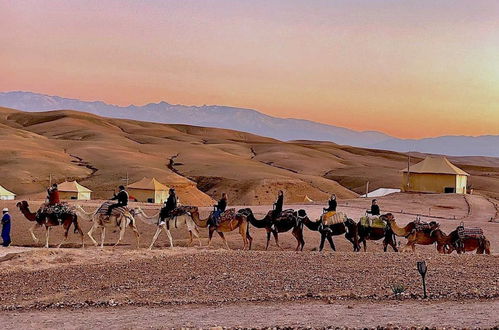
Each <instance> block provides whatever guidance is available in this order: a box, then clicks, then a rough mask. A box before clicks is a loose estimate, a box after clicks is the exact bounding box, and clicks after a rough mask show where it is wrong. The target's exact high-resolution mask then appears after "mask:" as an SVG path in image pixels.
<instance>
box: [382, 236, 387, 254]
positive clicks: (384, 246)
mask: <svg viewBox="0 0 499 330" xmlns="http://www.w3.org/2000/svg"><path fill="white" fill-rule="evenodd" d="M387 249H388V242H387V241H386V238H385V239H383V252H386V250H387Z"/></svg>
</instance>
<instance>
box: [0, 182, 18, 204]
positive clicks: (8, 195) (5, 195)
mask: <svg viewBox="0 0 499 330" xmlns="http://www.w3.org/2000/svg"><path fill="white" fill-rule="evenodd" d="M15 198H16V194H14V193H13V192H11V191H8V190H7V189H5V188H4V187H2V186H0V200H2V201H7V200H13V199H15Z"/></svg>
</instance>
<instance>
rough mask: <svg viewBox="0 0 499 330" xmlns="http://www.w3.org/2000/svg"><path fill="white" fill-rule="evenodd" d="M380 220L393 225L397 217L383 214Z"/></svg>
mask: <svg viewBox="0 0 499 330" xmlns="http://www.w3.org/2000/svg"><path fill="white" fill-rule="evenodd" d="M380 218H381V219H382V220H385V221H386V222H388V223H392V222H394V221H395V217H394V216H393V214H392V213H387V214H382V215H380Z"/></svg>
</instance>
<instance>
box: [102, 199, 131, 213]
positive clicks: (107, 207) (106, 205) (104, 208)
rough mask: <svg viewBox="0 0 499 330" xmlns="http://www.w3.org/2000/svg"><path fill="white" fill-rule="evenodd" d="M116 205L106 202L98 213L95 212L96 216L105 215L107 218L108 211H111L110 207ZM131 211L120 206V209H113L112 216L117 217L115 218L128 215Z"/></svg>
mask: <svg viewBox="0 0 499 330" xmlns="http://www.w3.org/2000/svg"><path fill="white" fill-rule="evenodd" d="M113 204H114V203H113V202H111V201H107V202H104V203H102V205H101V206H100V207H99V209H98V210H97V212H95V214H97V215H99V216H100V215H105V216H107V210H108V209H109V206H111V205H113ZM128 212H129V210H128V207H126V206H120V207H116V208H114V209H113V212H112V213H111V215H112V216H115V217H118V216H120V215H124V214H125V213H128Z"/></svg>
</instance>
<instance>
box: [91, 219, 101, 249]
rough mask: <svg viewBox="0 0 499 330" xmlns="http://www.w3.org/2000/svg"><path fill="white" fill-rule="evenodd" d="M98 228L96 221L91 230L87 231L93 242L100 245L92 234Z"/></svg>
mask: <svg viewBox="0 0 499 330" xmlns="http://www.w3.org/2000/svg"><path fill="white" fill-rule="evenodd" d="M96 228H97V226H96V223H95V222H94V224H93V225H92V228H90V230H89V231H88V233H87V235H88V237H90V239H91V240H92V242H93V243H94V245H95V246H97V245H99V244H98V243H97V241H96V240H95V239H94V237H93V236H92V234H93V232H94V231H95V229H96ZM103 230H104V229H103ZM101 236H102V242H104V238H103V237H104V235H103V234H101Z"/></svg>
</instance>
